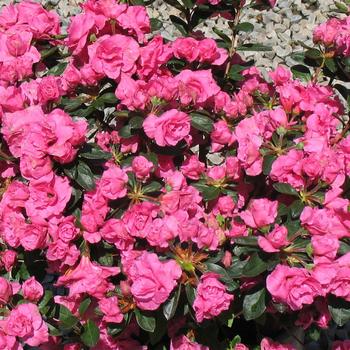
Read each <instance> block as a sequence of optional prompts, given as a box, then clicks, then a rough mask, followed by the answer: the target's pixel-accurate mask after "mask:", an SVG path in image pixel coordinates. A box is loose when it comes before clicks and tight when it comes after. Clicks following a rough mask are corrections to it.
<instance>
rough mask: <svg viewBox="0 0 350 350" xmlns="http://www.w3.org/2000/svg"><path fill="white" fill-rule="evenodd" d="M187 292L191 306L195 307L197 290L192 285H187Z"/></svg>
mask: <svg viewBox="0 0 350 350" xmlns="http://www.w3.org/2000/svg"><path fill="white" fill-rule="evenodd" d="M185 291H186V296H187V300H188V302H189V304H190V305H193V303H194V299H196V290H195V289H194V288H193V287H192V286H191V285H190V284H186V287H185Z"/></svg>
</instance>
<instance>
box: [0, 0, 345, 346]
mask: <svg viewBox="0 0 350 350" xmlns="http://www.w3.org/2000/svg"><path fill="white" fill-rule="evenodd" d="M200 3H201V4H199V5H200V6H202V5H203V3H202V1H201V2H200ZM209 3H210V4H211V5H215V6H218V7H220V6H221V2H220V1H209ZM274 3H275V2H274V1H270V4H271V5H274ZM243 5H244V1H243V2H240V1H238V3H237V8H239V7H240V6H241V7H242V6H243ZM193 6H197V5H194V4H193ZM332 21H333V20H331V21H330V22H327V23H326V24H324V25H321V26H320V27H319V28H318V29H316V31H315V40H316V41H322V42H324V43H326V44H327V45H334V46H336V48H337V50H338V51H339V52H341V53H342V54H344V55H345V56H346V55H347V53H346V52H347V51H346V50H347V44H346V40H347V37H346V35H345V34H344V33H345V32H346V31H347V29H346V20H343V21H339V23H337V24H335V23H333V22H332ZM150 23H151V22H150V19H149V17H148V14H147V11H146V8H145V7H144V6H138V5H137V6H129V5H127V4H124V3H118V2H117V1H114V0H88V1H86V2H85V3H84V4H82V12H81V13H80V14H78V15H76V16H74V17H72V18H71V20H70V24H69V26H68V29H67V33H68V34H67V35H62V34H61V30H60V20H59V18H58V17H57V15H56V14H54V13H53V12H50V11H47V10H45V9H44V8H43V7H42V6H41V5H39V4H38V3H34V2H30V1H22V2H20V3H18V4H12V5H8V6H5V7H3V8H2V10H1V12H0V117H1V147H0V159H1V160H0V179H1V184H2V187H1V201H0V236H1V251H0V267H1V270H2V273H3V277H0V304H1V306H2V308H1V312H2V315H1V321H0V348H1V349H6V350H20V349H23V346H31V347H37V348H40V349H43V350H45V349H50V350H55V349H64V350H79V349H85V348H86V347H88V348H91V349H95V350H108V349H112V350H122V349H148V348H149V349H153V348H155V346H156V345H157V344H158V345H159V344H162V343H161V342H163V343H164V344H165V345H164V346H167V347H169V348H170V349H172V350H184V349H193V350H206V349H211V348H216V347H217V346H218V345H216V344H219V342H221V345H220V346H224V345H223V344H225V346H228V344H227V341H228V340H230V339H229V337H231V338H232V334H234V332H235V331H236V329H235V325H236V319H234V320H233V323H231V324H230V321H229V319H232V315H237V318H238V321H237V322H240V320H243V321H242V322H245V321H251V320H254V319H259V326H261V327H262V330H261V334H262V335H263V336H262V337H260V338H259V339H258V337H257V338H256V339H255V337H253V338H254V339H242V343H241V342H240V340H239V341H238V342H236V343H235V344H234V348H233V347H232V346H233V345H232V346H231V348H230V349H236V350H245V349H249V348H248V346H246V345H244V344H243V342H244V343H247V344H248V345H249V346H253V345H254V343H256V344H257V343H260V346H261V349H262V350H283V349H285V350H288V349H290V350H292V349H295V347H294V346H293V345H291V344H279V343H277V342H275V341H274V340H273V339H271V336H270V333H268V332H267V333H264V331H266V329H264V328H263V326H262V324H263V320H262V318H261V316H262V315H263V316H265V317H266V323H267V324H269V321H271V320H273V322H272V321H271V322H272V323H273V324H275V323H276V319H277V320H278V319H279V318H280V317H283V316H284V315H287V317H289V316H291V324H294V325H296V326H300V327H303V328H304V329H308V328H309V327H310V326H313V327H319V328H327V327H328V326H329V324H330V322H332V321H331V319H332V317H333V318H334V315H332V314H331V312H330V310H332V307H333V306H332V305H333V303H334V300H337V301H339V300H341V301H342V302H350V253H349V250H350V249H349V247H350V246H349V237H350V212H349V210H348V208H349V206H350V202H349V199H348V195H347V192H348V184H349V181H348V180H349V176H350V136H349V134H348V130H349V124H347V122H346V120H345V119H344V118H343V115H344V107H343V105H342V103H341V101H340V99H339V98H338V97H337V95H336V94H335V92H334V91H333V89H332V88H331V87H328V86H324V85H321V84H318V83H317V82H316V81H310V82H308V83H303V82H301V81H300V80H297V79H293V78H292V74H291V72H290V71H289V70H288V69H286V68H284V67H282V66H280V67H278V68H277V69H276V70H275V71H273V72H270V74H269V78H268V79H264V78H263V76H262V74H261V73H260V72H259V70H258V69H257V68H255V67H252V66H249V65H247V64H246V63H245V62H244V60H243V59H242V58H241V57H240V56H239V55H238V54H237V53H235V52H234V51H232V50H227V48H225V45H222V43H218V41H217V40H214V39H212V38H207V37H205V36H204V34H203V33H201V32H193V33H191V34H192V35H191V36H188V37H180V38H178V39H176V40H175V41H173V42H171V41H167V40H165V39H163V38H162V37H161V36H160V35H155V36H152V35H151V26H150ZM336 26H339V28H338V27H337V28H338V29H334V28H335V27H336ZM328 27H331V28H332V31H330V30H329V28H328ZM333 29H334V30H333ZM343 32H344V33H343ZM332 33H334V35H333V34H332ZM342 33H343V34H342ZM235 67H238V68H239V71H240V77H241V79H238V80H237V81H235V80H234V79H231V75H230V74H231V70H232V68H235ZM230 69H231V70H230ZM329 306H330V308H329ZM220 322H221V323H222V328H218V324H220ZM257 324H258V323H257ZM278 327H279V325H276V329H275V331H276V332H278V331H279V330H280V329H279V328H278ZM208 329H209V331H208ZM208 332H209V333H211V332H212V333H211V334H215V337H216V339H212V340H208V339H207V337H206V335H207V336H208ZM152 333H154V334H153V335H152V336H150V334H152ZM206 333H207V334H206ZM148 337H149V338H148ZM211 341H216V342H217V343H215V344H214V345H213V344H212V343H210V342H211ZM201 344H203V345H201ZM347 346H348V345H346V344H345V343H341V342H335V344H334V346H333V349H335V350H336V349H343V348H344V349H345V348H347Z"/></svg>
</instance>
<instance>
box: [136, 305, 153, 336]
mask: <svg viewBox="0 0 350 350" xmlns="http://www.w3.org/2000/svg"><path fill="white" fill-rule="evenodd" d="M135 316H136V321H137V324H138V325H139V326H140V327H141V328H142V329H143V330H144V331H146V332H150V333H152V332H154V330H155V328H156V319H155V318H154V317H153V316H150V315H146V314H145V313H142V312H141V311H140V310H138V309H136V310H135Z"/></svg>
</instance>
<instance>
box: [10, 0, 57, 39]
mask: <svg viewBox="0 0 350 350" xmlns="http://www.w3.org/2000/svg"><path fill="white" fill-rule="evenodd" d="M17 9H18V19H17V20H18V22H17V23H18V24H20V25H23V26H24V27H26V26H28V28H29V30H30V31H31V32H32V33H33V34H34V37H35V38H37V39H45V38H48V37H49V36H51V35H57V34H59V33H60V18H59V17H58V15H57V13H55V12H54V11H47V10H46V9H44V7H43V6H42V5H41V4H39V3H36V2H32V1H23V2H20V3H19V4H18V5H17Z"/></svg>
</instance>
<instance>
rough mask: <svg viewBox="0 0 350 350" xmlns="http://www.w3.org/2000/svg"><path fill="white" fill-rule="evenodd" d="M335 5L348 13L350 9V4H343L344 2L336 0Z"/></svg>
mask: <svg viewBox="0 0 350 350" xmlns="http://www.w3.org/2000/svg"><path fill="white" fill-rule="evenodd" d="M335 6H337V9H338V10H339V11H340V12H342V13H348V12H349V9H348V6H347V5H345V4H343V3H342V2H339V1H336V2H335Z"/></svg>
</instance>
